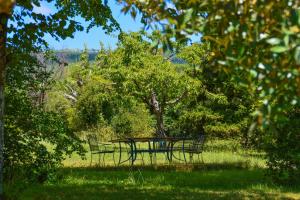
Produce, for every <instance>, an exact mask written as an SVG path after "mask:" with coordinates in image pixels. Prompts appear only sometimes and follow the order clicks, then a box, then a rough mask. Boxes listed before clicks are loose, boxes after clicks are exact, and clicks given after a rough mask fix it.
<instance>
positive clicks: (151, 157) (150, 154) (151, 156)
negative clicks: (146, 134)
mask: <svg viewBox="0 0 300 200" xmlns="http://www.w3.org/2000/svg"><path fill="white" fill-rule="evenodd" d="M149 157H150V163H151V165H153V155H152V153H149Z"/></svg>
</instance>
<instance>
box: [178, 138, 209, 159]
mask: <svg viewBox="0 0 300 200" xmlns="http://www.w3.org/2000/svg"><path fill="white" fill-rule="evenodd" d="M204 142H205V136H204V135H200V136H199V137H198V138H196V139H194V140H192V141H187V142H184V143H183V155H184V161H185V163H187V159H186V156H185V154H186V153H188V154H189V158H190V163H193V161H194V160H193V158H194V155H197V156H198V160H200V156H201V162H202V163H204V161H203V155H202V153H203V149H204Z"/></svg>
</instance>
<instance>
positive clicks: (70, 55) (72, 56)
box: [55, 49, 98, 63]
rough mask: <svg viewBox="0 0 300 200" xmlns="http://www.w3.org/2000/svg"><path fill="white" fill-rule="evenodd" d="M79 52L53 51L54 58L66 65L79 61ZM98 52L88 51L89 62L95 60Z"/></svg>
mask: <svg viewBox="0 0 300 200" xmlns="http://www.w3.org/2000/svg"><path fill="white" fill-rule="evenodd" d="M81 53H82V51H81V50H69V49H68V50H59V51H55V54H56V56H57V57H58V58H59V59H61V60H64V61H65V62H67V63H75V62H78V61H79V58H80V54H81ZM97 54H98V50H89V60H90V61H93V60H95V58H96V56H97Z"/></svg>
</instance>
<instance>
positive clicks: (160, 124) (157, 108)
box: [150, 91, 166, 137]
mask: <svg viewBox="0 0 300 200" xmlns="http://www.w3.org/2000/svg"><path fill="white" fill-rule="evenodd" d="M150 102H151V106H152V111H153V113H154V114H155V117H156V134H157V136H159V137H166V133H165V127H164V118H163V113H164V112H163V110H164V109H162V106H161V105H159V102H158V100H157V97H156V94H155V92H154V91H152V94H151V101H150Z"/></svg>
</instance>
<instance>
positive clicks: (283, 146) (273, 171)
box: [265, 109, 300, 184]
mask: <svg viewBox="0 0 300 200" xmlns="http://www.w3.org/2000/svg"><path fill="white" fill-rule="evenodd" d="M273 127H274V128H273V129H269V130H267V133H266V136H265V150H266V152H267V153H268V154H267V157H268V162H267V164H268V166H269V172H270V175H271V176H272V177H273V178H274V180H276V181H278V182H280V183H289V184H291V183H296V182H297V181H299V180H298V179H299V177H300V109H294V110H292V111H290V113H289V114H288V121H286V122H285V123H280V124H276V125H273Z"/></svg>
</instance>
